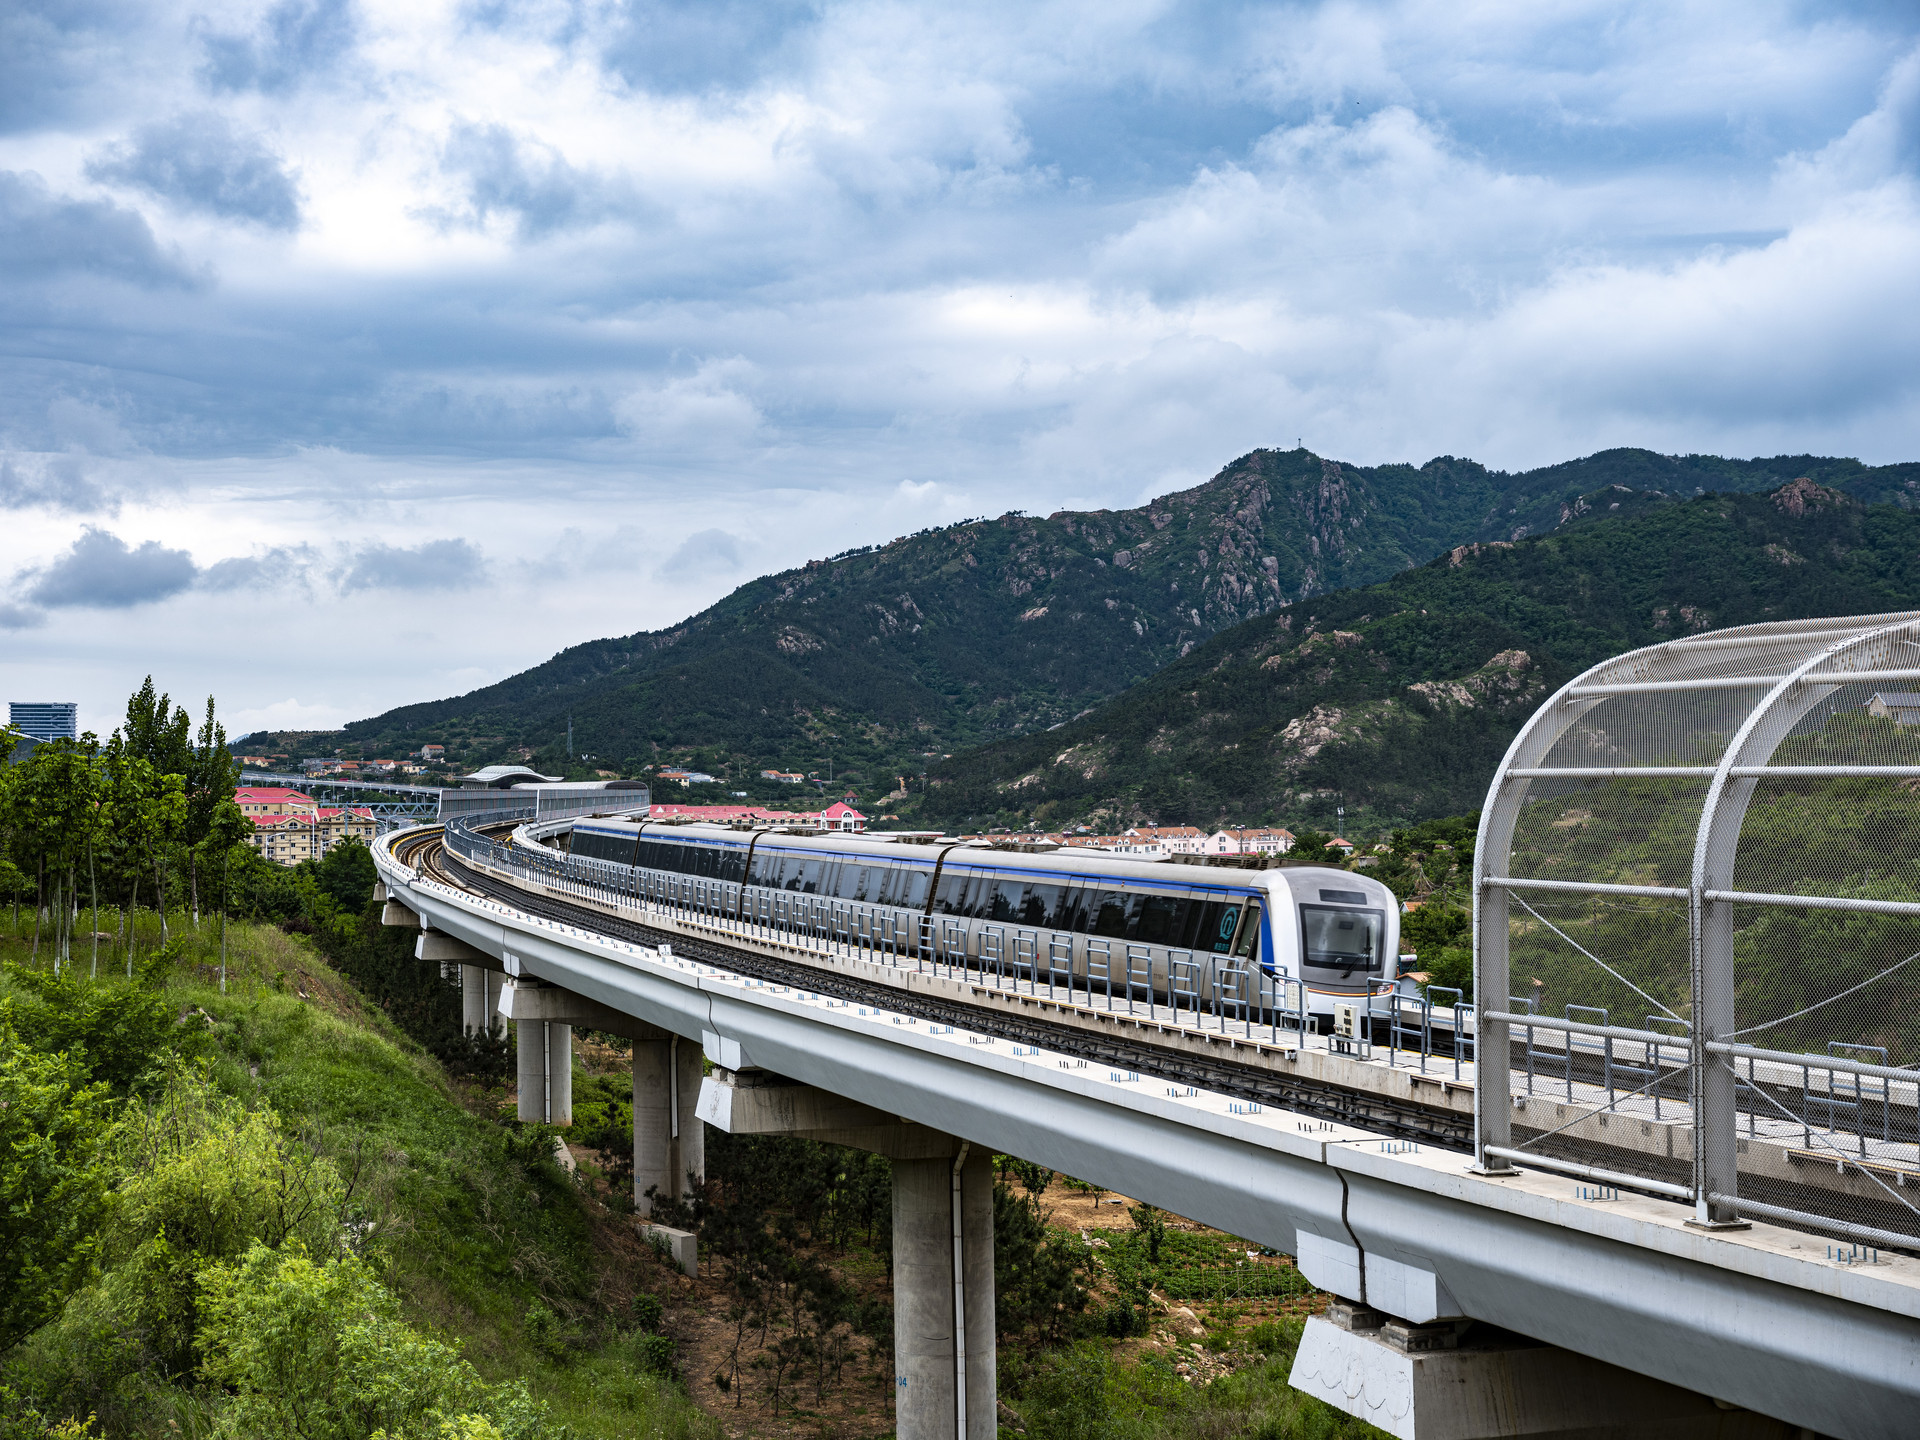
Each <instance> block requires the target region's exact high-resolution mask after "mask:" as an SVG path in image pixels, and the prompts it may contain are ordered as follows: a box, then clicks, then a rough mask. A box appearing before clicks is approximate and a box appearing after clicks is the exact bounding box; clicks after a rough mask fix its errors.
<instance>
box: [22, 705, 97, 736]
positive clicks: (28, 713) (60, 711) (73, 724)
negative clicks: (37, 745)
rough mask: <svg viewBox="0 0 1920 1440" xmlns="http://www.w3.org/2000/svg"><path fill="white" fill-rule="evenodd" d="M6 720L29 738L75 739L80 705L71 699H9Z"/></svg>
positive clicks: (77, 731)
mask: <svg viewBox="0 0 1920 1440" xmlns="http://www.w3.org/2000/svg"><path fill="white" fill-rule="evenodd" d="M7 723H8V724H9V725H11V726H12V727H13V728H14V729H15V730H18V731H19V732H20V733H21V734H23V735H25V736H27V737H28V738H29V739H32V740H78V739H79V738H80V707H79V705H78V704H76V703H75V702H73V701H71V700H10V701H8V702H7Z"/></svg>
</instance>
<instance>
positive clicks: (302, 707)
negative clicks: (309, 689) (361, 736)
mask: <svg viewBox="0 0 1920 1440" xmlns="http://www.w3.org/2000/svg"><path fill="white" fill-rule="evenodd" d="M352 718H353V712H352V711H350V710H343V709H341V708H340V706H338V705H332V704H328V703H326V702H324V701H321V702H314V701H308V700H301V699H298V698H296V697H294V696H291V695H289V696H288V697H287V698H286V699H284V700H275V701H272V702H271V703H269V704H266V705H255V706H253V707H251V708H249V709H245V710H235V711H234V712H233V713H232V714H231V715H228V716H225V717H223V723H224V724H225V725H226V727H227V733H228V734H229V735H231V736H232V737H233V738H234V739H236V740H238V739H239V738H240V737H241V736H243V735H251V734H253V733H254V732H256V731H259V730H337V729H339V728H340V727H341V726H342V725H344V724H345V723H346V722H347V721H348V720H350V719H352Z"/></svg>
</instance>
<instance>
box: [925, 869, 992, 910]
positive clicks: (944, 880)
mask: <svg viewBox="0 0 1920 1440" xmlns="http://www.w3.org/2000/svg"><path fill="white" fill-rule="evenodd" d="M992 886H993V877H992V876H991V875H989V874H986V873H984V872H982V871H979V870H962V869H959V868H958V867H951V868H949V869H948V870H947V871H946V872H945V873H944V874H942V875H941V877H940V891H939V894H938V895H937V896H936V897H935V899H934V902H933V908H934V910H935V911H936V912H937V913H938V914H941V915H957V916H961V917H963V918H969V919H970V918H973V917H976V916H980V915H984V914H985V913H986V906H987V897H988V895H989V894H990V893H991V890H992Z"/></svg>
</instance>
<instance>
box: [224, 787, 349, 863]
mask: <svg viewBox="0 0 1920 1440" xmlns="http://www.w3.org/2000/svg"><path fill="white" fill-rule="evenodd" d="M233 803H234V804H236V805H238V806H239V807H240V813H241V814H242V815H245V816H246V817H247V818H248V819H249V820H251V821H252V822H253V837H252V840H251V842H250V843H251V844H252V845H253V848H254V849H255V850H256V851H258V852H259V853H260V854H261V855H263V856H265V857H266V858H267V859H269V860H271V861H273V862H274V864H276V865H298V864H299V863H300V862H301V861H302V860H313V859H317V858H318V857H319V856H321V855H324V854H326V853H327V851H329V850H331V849H332V848H333V847H334V846H335V845H337V844H339V843H340V842H341V841H342V840H345V839H347V838H349V837H352V838H354V839H358V840H362V841H366V842H368V843H371V842H372V840H373V837H374V835H375V834H376V833H378V830H379V826H378V825H377V824H376V822H375V821H374V818H373V811H371V810H368V809H366V808H364V807H362V806H354V807H352V808H350V809H345V810H341V809H335V808H332V807H330V806H325V805H320V804H317V803H316V802H315V801H314V799H313V797H312V796H311V795H303V794H302V793H301V792H300V791H298V790H292V789H288V788H286V787H285V786H278V785H251V786H243V787H242V788H240V789H238V790H235V791H234V792H233Z"/></svg>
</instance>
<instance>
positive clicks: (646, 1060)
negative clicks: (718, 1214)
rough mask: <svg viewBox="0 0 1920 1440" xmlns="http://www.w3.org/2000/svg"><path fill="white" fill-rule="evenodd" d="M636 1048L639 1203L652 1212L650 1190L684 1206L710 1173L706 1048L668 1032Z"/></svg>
mask: <svg viewBox="0 0 1920 1440" xmlns="http://www.w3.org/2000/svg"><path fill="white" fill-rule="evenodd" d="M657 1034H658V1037H659V1038H655V1039H635V1040H634V1042H633V1203H634V1204H635V1205H636V1206H637V1207H638V1208H639V1210H640V1213H641V1214H643V1215H644V1214H647V1213H648V1212H649V1209H650V1206H651V1203H652V1202H650V1201H649V1200H648V1199H647V1191H648V1189H649V1188H652V1189H653V1190H654V1193H655V1194H656V1195H660V1196H664V1197H665V1198H667V1199H669V1200H680V1199H684V1198H686V1196H687V1195H688V1194H690V1193H691V1192H692V1190H693V1189H694V1188H696V1187H697V1185H698V1183H699V1181H700V1180H701V1179H702V1178H704V1177H705V1175H706V1173H707V1146H706V1124H705V1122H704V1121H702V1120H701V1119H700V1117H699V1113H698V1111H699V1104H700V1071H701V1065H700V1058H701V1057H700V1047H699V1046H698V1045H695V1044H693V1043H692V1042H691V1041H686V1040H679V1039H677V1038H676V1037H674V1036H671V1035H668V1034H667V1033H666V1032H664V1031H661V1032H657Z"/></svg>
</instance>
